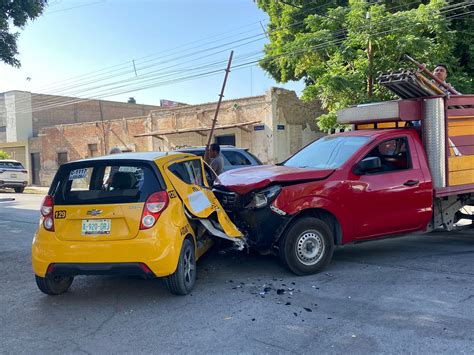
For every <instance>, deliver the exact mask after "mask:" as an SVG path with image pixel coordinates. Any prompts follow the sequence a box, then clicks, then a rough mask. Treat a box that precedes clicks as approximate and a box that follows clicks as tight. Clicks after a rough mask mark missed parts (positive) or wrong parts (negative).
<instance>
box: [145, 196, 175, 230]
mask: <svg viewBox="0 0 474 355" xmlns="http://www.w3.org/2000/svg"><path fill="white" fill-rule="evenodd" d="M168 203H169V198H168V193H167V192H166V191H160V192H155V193H153V194H151V195H150V196H149V197H148V198H147V200H146V202H145V206H144V207H143V212H142V219H141V222H140V230H145V229H150V228H151V227H153V226H154V225H155V223H156V221H157V220H158V218H159V217H160V215H161V212H163V211H164V210H165V209H166V207H168Z"/></svg>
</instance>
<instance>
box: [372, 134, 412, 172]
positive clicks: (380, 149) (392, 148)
mask: <svg viewBox="0 0 474 355" xmlns="http://www.w3.org/2000/svg"><path fill="white" fill-rule="evenodd" d="M369 157H378V158H380V161H381V163H382V166H381V168H380V169H377V170H376V171H373V172H371V174H379V173H385V172H391V171H397V170H405V169H410V168H411V164H410V155H409V150H408V142H407V139H406V138H395V139H390V140H386V141H384V142H382V143H380V144H379V145H377V146H376V147H375V148H374V149H372V150H371V151H370V152H369V153H368V154H367V155H366V156H365V157H364V159H365V158H369Z"/></svg>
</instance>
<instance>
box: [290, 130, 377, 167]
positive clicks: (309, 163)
mask: <svg viewBox="0 0 474 355" xmlns="http://www.w3.org/2000/svg"><path fill="white" fill-rule="evenodd" d="M368 140H369V137H350V136H326V137H323V138H320V139H318V140H317V141H315V142H313V143H311V144H310V145H308V146H306V147H305V148H303V149H302V150H300V151H299V152H298V153H296V154H295V155H293V156H292V157H291V158H289V159H288V160H287V161H286V162H285V163H284V164H283V165H285V166H292V167H297V168H311V169H336V168H339V167H340V166H341V165H342V164H344V163H345V162H346V161H347V160H348V159H349V158H350V157H351V156H352V154H354V153H355V152H356V151H357V150H358V149H359V148H360V147H361V146H363V145H364V144H365V143H366V142H367V141H368Z"/></svg>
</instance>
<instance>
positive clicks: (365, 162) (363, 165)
mask: <svg viewBox="0 0 474 355" xmlns="http://www.w3.org/2000/svg"><path fill="white" fill-rule="evenodd" d="M381 167H382V161H381V160H380V158H379V157H369V158H365V159H362V160H361V161H360V162H359V164H357V165H356V167H355V169H354V173H356V174H358V175H361V174H364V173H368V172H371V171H374V170H378V169H380V168H381Z"/></svg>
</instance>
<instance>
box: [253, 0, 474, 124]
mask: <svg viewBox="0 0 474 355" xmlns="http://www.w3.org/2000/svg"><path fill="white" fill-rule="evenodd" d="M459 3H460V2H458V3H457V4H459ZM257 4H258V6H259V7H260V8H261V9H263V10H264V11H265V12H267V14H268V15H269V17H270V23H269V25H268V30H269V31H268V32H269V38H270V43H268V44H267V45H265V49H264V51H265V58H264V59H263V60H262V61H261V62H260V65H261V67H262V68H264V69H265V70H266V71H267V72H268V73H269V74H270V75H271V76H272V77H273V78H274V79H275V80H276V81H278V82H282V83H285V82H287V81H291V80H301V79H303V80H304V81H305V83H306V87H305V89H304V91H303V99H304V100H307V101H311V100H315V99H318V100H320V101H321V104H322V106H323V108H324V109H325V110H327V112H328V114H327V115H323V116H322V117H320V119H319V121H318V125H319V126H320V128H321V129H324V130H326V129H328V128H332V127H334V126H335V125H336V116H335V111H336V110H338V109H341V108H343V107H347V106H348V105H351V104H359V103H366V102H372V101H379V100H385V99H389V98H393V96H392V95H391V94H390V92H388V91H387V90H385V89H384V88H382V87H379V86H378V85H376V83H375V82H376V78H377V76H378V74H379V73H381V72H383V73H386V72H390V71H394V70H398V69H399V68H413V65H411V64H410V63H408V62H406V61H404V60H403V55H404V54H405V53H407V54H410V55H411V56H412V57H414V58H415V59H417V60H418V61H419V62H423V63H425V64H426V65H427V66H428V67H429V68H432V67H433V66H434V65H435V64H436V63H446V64H447V65H448V67H449V68H450V69H451V72H452V73H451V74H450V77H449V81H450V82H451V83H452V84H453V85H454V86H455V87H456V88H457V89H458V90H460V91H461V92H472V91H473V90H472V86H473V82H472V78H473V74H474V70H473V68H474V55H473V53H474V52H473V51H474V36H473V27H472V17H473V16H472V15H471V16H469V14H468V12H469V11H472V8H469V6H468V7H462V8H461V7H460V6H459V5H456V2H454V3H453V4H452V5H450V3H448V2H447V1H445V0H431V1H404V0H397V1H383V2H374V1H372V2H369V1H365V0H349V1H337V0H333V1H330V2H329V3H328V2H327V0H316V1H315V0H286V1H277V0H258V1H257ZM471 6H472V5H471ZM463 13H464V14H465V16H463ZM454 15H456V16H457V17H456V18H451V17H452V16H454ZM468 22H470V26H469V23H468ZM369 42H370V44H371V47H372V50H369ZM369 53H372V60H369ZM369 81H370V82H371V83H373V84H374V85H373V91H372V93H371V94H369V90H368V86H369Z"/></svg>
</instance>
